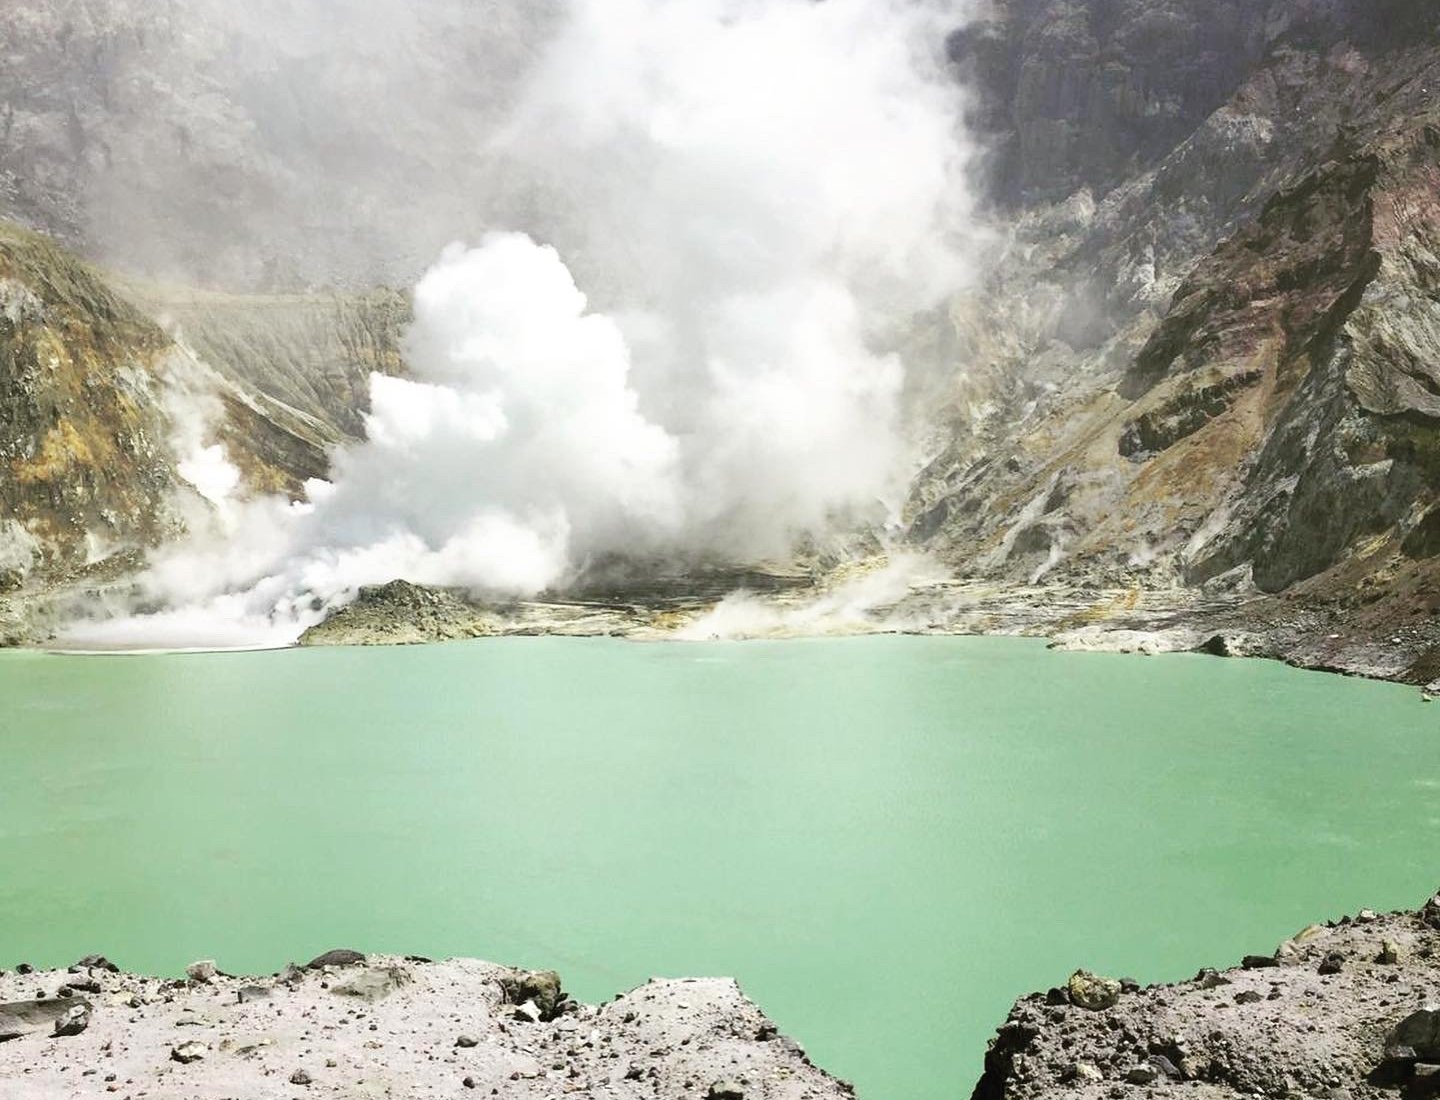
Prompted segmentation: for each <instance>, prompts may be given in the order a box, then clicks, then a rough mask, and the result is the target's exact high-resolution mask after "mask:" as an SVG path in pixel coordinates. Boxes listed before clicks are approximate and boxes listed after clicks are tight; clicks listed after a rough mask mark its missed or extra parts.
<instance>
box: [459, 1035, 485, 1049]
mask: <svg viewBox="0 0 1440 1100" xmlns="http://www.w3.org/2000/svg"><path fill="white" fill-rule="evenodd" d="M455 1045H456V1046H457V1047H473V1046H479V1045H480V1041H479V1040H478V1039H476V1038H475V1036H473V1035H457V1036H456V1037H455Z"/></svg>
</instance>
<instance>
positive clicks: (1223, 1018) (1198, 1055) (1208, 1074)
mask: <svg viewBox="0 0 1440 1100" xmlns="http://www.w3.org/2000/svg"><path fill="white" fill-rule="evenodd" d="M1094 980H1095V979H1094V977H1093V975H1091V976H1087V981H1086V983H1084V984H1085V986H1086V987H1087V988H1088V987H1089V986H1090V985H1093V982H1094ZM1122 984H1123V985H1125V986H1126V988H1124V989H1122ZM1074 988H1075V979H1073V978H1072V980H1071V983H1070V986H1069V988H1068V989H1067V988H1056V989H1053V990H1051V991H1050V992H1049V993H1048V994H1044V993H1036V994H1032V995H1031V996H1029V997H1026V998H1024V999H1023V1000H1021V1001H1018V1002H1017V1003H1016V1005H1015V1007H1014V1009H1013V1010H1012V1011H1011V1013H1010V1015H1009V1017H1008V1019H1007V1020H1006V1021H1005V1023H1004V1025H1002V1026H1001V1028H1000V1029H999V1031H998V1032H997V1033H996V1036H995V1038H994V1040H993V1041H992V1042H991V1044H990V1049H989V1051H988V1053H987V1054H986V1057H985V1072H984V1075H983V1076H982V1077H981V1079H980V1081H979V1083H978V1084H977V1085H976V1087H975V1090H974V1093H973V1094H972V1095H973V1100H1025V1098H1029V1097H1042V1096H1043V1097H1076V1098H1080V1097H1093V1098H1096V1100H1099V1098H1101V1097H1107V1098H1113V1097H1126V1096H1132V1095H1133V1096H1137V1097H1138V1096H1149V1097H1170V1096H1176V1097H1179V1096H1185V1097H1192V1098H1195V1097H1206V1098H1211V1097H1217V1098H1218V1097H1229V1096H1242V1095H1244V1096H1318V1097H1330V1098H1335V1100H1341V1098H1344V1097H1351V1098H1354V1100H1358V1098H1361V1097H1372V1096H1373V1097H1377V1098H1378V1097H1382V1096H1389V1097H1394V1096H1407V1097H1419V1096H1433V1095H1434V1094H1435V1084H1436V1081H1435V1078H1436V1077H1437V1076H1440V1026H1437V1025H1440V1017H1437V1014H1436V1012H1435V1011H1434V1009H1433V1008H1432V1007H1431V1006H1433V1004H1434V1003H1435V1002H1436V999H1437V998H1440V897H1437V898H1432V899H1430V900H1429V901H1428V902H1426V904H1425V905H1424V906H1423V907H1422V908H1421V909H1420V910H1418V911H1416V912H1401V913H1389V914H1376V913H1372V912H1369V911H1363V912H1361V913H1360V914H1359V915H1358V916H1354V917H1342V918H1340V919H1339V920H1337V921H1329V922H1327V923H1325V924H1323V925H1310V926H1309V927H1307V928H1304V929H1302V930H1300V931H1299V932H1298V933H1296V935H1295V936H1294V937H1292V938H1291V939H1289V940H1286V941H1285V942H1284V943H1282V944H1281V945H1280V946H1279V948H1278V949H1277V950H1276V951H1274V952H1273V953H1271V954H1264V955H1251V956H1246V958H1245V959H1244V960H1243V961H1242V962H1241V964H1240V965H1239V966H1236V967H1234V968H1232V969H1229V970H1225V971H1216V970H1202V971H1200V973H1199V974H1197V975H1196V976H1195V977H1194V978H1193V979H1191V980H1190V981H1186V982H1178V983H1175V984H1173V985H1159V986H1152V987H1149V988H1146V989H1141V988H1139V987H1138V986H1136V985H1134V984H1133V983H1120V982H1115V983H1114V988H1115V990H1116V996H1115V997H1114V998H1113V999H1111V998H1107V999H1105V1000H1104V1001H1100V1002H1091V1001H1087V1000H1081V999H1078V998H1076V997H1075V996H1074V992H1073V990H1074Z"/></svg>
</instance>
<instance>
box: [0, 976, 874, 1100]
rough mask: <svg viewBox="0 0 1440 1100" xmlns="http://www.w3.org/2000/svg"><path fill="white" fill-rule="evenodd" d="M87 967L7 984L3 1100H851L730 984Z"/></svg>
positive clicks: (1, 1000) (0, 1067) (1, 1045)
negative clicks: (491, 1099) (376, 1099)
mask: <svg viewBox="0 0 1440 1100" xmlns="http://www.w3.org/2000/svg"><path fill="white" fill-rule="evenodd" d="M87 961H89V960H82V961H81V962H80V963H77V964H76V965H75V966H72V967H71V968H70V969H69V970H68V971H29V968H24V969H25V970H26V971H29V972H24V973H22V972H20V971H16V972H15V973H9V974H7V973H4V972H0V1081H3V1082H5V1084H4V1095H5V1096H6V1098H7V1100H11V1098H13V1100H48V1098H50V1097H62V1096H64V1097H73V1096H97V1097H99V1096H110V1095H121V1096H126V1095H140V1094H142V1093H143V1094H145V1095H147V1096H153V1097H177V1098H178V1097H182V1096H183V1097H185V1098H186V1100H220V1098H222V1097H234V1096H245V1097H251V1098H254V1100H266V1098H270V1097H284V1098H286V1100H291V1098H293V1097H295V1096H297V1095H306V1096H357V1095H363V1096H371V1095H376V1096H386V1095H395V1096H413V1095H420V1094H422V1093H431V1092H433V1093H434V1094H436V1095H447V1096H465V1095H471V1094H473V1095H477V1096H493V1095H500V1096H506V1097H515V1098H531V1097H534V1098H539V1097H561V1096H575V1095H594V1096H607V1097H614V1098H617V1100H619V1098H626V1097H635V1098H641V1097H644V1098H646V1100H652V1098H654V1097H682V1096H687V1097H688V1096H694V1097H708V1098H709V1100H825V1098H835V1100H840V1098H842V1097H849V1096H852V1095H853V1090H852V1089H851V1088H850V1087H849V1086H848V1085H846V1084H844V1083H843V1082H841V1081H838V1080H836V1079H835V1078H833V1077H831V1076H830V1075H829V1074H827V1073H825V1072H824V1071H823V1070H821V1069H818V1068H817V1067H815V1066H814V1065H812V1064H811V1062H810V1060H809V1059H808V1058H807V1057H806V1056H805V1053H804V1051H802V1050H801V1048H800V1047H799V1046H798V1045H797V1044H796V1043H795V1042H793V1041H792V1040H790V1039H787V1038H785V1037H784V1036H782V1035H780V1033H779V1031H778V1030H777V1028H776V1027H775V1025H774V1024H773V1023H771V1022H770V1021H769V1020H768V1019H766V1017H765V1016H764V1014H763V1013H762V1012H761V1011H760V1009H759V1008H757V1007H756V1006H755V1004H754V1003H752V1002H751V1001H750V1000H748V999H747V998H746V997H745V995H744V994H743V993H742V992H741V991H740V988H739V986H737V985H736V984H735V982H733V981H730V980H726V979H681V980H658V979H657V980H652V981H650V982H648V983H646V984H645V985H643V986H640V987H639V988H637V989H633V990H631V991H630V992H628V993H624V994H621V995H620V996H618V997H616V998H615V999H614V1000H612V1001H610V1002H608V1003H606V1004H604V1005H599V1006H592V1005H585V1004H580V1003H577V1002H576V1001H575V1000H573V999H572V998H570V997H569V996H567V995H565V994H564V993H563V991H562V989H561V986H560V979H559V977H558V976H557V975H555V974H554V973H553V972H551V971H524V970H515V969H511V968H508V967H501V966H494V965H492V964H490V963H484V962H477V961H475V960H470V959H451V960H448V961H445V962H430V961H428V960H421V959H418V958H413V957H411V958H399V957H390V956H370V957H367V956H365V955H362V954H360V953H359V952H352V951H344V952H330V953H328V954H327V955H325V956H321V957H320V958H318V959H316V960H314V961H312V962H311V963H310V964H309V965H308V966H306V967H304V968H302V967H297V966H293V965H292V966H289V967H287V968H286V969H285V970H284V971H282V972H281V973H279V974H277V975H273V976H269V977H261V978H256V977H231V976H228V975H224V974H219V973H211V972H209V971H207V972H206V973H205V975H204V977H203V979H196V978H188V979H181V980H178V981H176V980H166V979H160V978H150V977H141V976H138V975H134V974H126V973H122V972H119V971H118V970H114V969H111V968H108V967H105V966H100V965H87ZM101 961H102V962H103V961H104V960H101ZM210 969H211V970H213V967H211V968H210ZM81 1020H83V1021H84V1022H83V1023H80V1022H79V1021H81Z"/></svg>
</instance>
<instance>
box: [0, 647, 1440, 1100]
mask: <svg viewBox="0 0 1440 1100" xmlns="http://www.w3.org/2000/svg"><path fill="white" fill-rule="evenodd" d="M0 699H3V704H0V966H4V967H8V966H11V965H13V964H14V963H16V962H19V961H21V960H28V961H30V962H32V963H35V964H47V965H53V964H64V963H69V962H71V961H73V960H74V959H75V958H76V957H78V956H80V955H82V954H86V953H88V952H92V951H98V952H103V953H105V954H108V955H109V956H110V957H111V958H114V959H116V960H117V961H119V962H120V963H121V964H122V965H124V966H126V967H128V968H130V969H140V970H149V971H154V972H158V973H175V972H178V971H179V970H180V969H181V968H182V967H183V966H184V965H185V964H186V963H187V962H190V961H191V960H193V959H196V958H200V957H207V958H208V957H213V958H216V959H218V960H219V961H220V964H221V966H222V967H223V968H225V969H229V970H232V971H243V970H255V971H270V970H274V969H276V968H278V967H279V966H280V965H282V964H283V963H284V962H286V961H287V960H289V959H301V958H304V957H309V956H310V955H311V954H314V953H316V952H318V951H320V950H323V949H325V948H329V947H334V946H341V945H344V946H357V947H361V948H368V949H372V950H390V951H397V952H418V953H423V954H430V955H447V954H464V955H476V956H480V957H483V958H489V959H493V960H496V961H502V962H513V963H519V964H526V965H533V966H547V967H555V968H557V969H559V970H560V971H561V973H562V975H563V976H564V978H565V979H566V984H567V986H568V987H569V988H570V989H572V990H573V991H574V992H576V993H578V994H579V995H581V996H583V997H585V998H588V999H602V998H605V997H607V996H609V995H611V994H613V993H615V992H617V991H618V990H620V989H622V988H626V987H628V986H630V985H633V984H636V983H638V982H641V981H643V980H645V978H647V977H649V976H650V975H652V974H663V975H690V974H728V975H735V976H737V977H738V978H739V979H740V981H741V982H742V984H743V985H744V987H745V988H746V990H747V991H748V992H749V993H750V994H751V995H752V996H753V997H754V998H755V999H756V1000H757V1001H759V1002H760V1004H761V1005H762V1006H763V1007H764V1008H765V1009H766V1011H768V1012H769V1013H770V1014H771V1015H772V1016H774V1017H775V1018H776V1019H777V1020H778V1021H779V1023H780V1024H781V1025H782V1027H784V1028H785V1029H786V1030H788V1031H790V1032H791V1033H792V1034H794V1035H795V1036H797V1037H798V1038H799V1039H800V1040H801V1041H802V1042H803V1043H804V1044H805V1046H806V1047H807V1049H808V1050H809V1051H810V1053H811V1054H812V1055H813V1056H814V1057H815V1059H816V1060H817V1061H819V1062H820V1063H821V1064H823V1065H825V1066H827V1067H828V1068H831V1069H832V1070H834V1071H835V1072H837V1073H839V1074H840V1075H842V1076H845V1077H848V1078H850V1079H852V1080H854V1081H855V1082H856V1084H857V1085H858V1086H859V1088H860V1092H861V1095H862V1096H863V1097H870V1098H876V1100H889V1098H894V1100H925V1098H930V1097H935V1098H940V1097H947V1098H949V1097H961V1096H967V1095H968V1093H969V1088H970V1085H971V1084H972V1083H973V1081H974V1078H975V1076H976V1075H977V1074H978V1072H979V1066H980V1059H981V1056H982V1054H983V1051H984V1046H985V1041H986V1039H987V1037H988V1035H989V1033H990V1032H991V1031H992V1030H993V1028H994V1027H995V1026H996V1025H997V1024H998V1023H999V1022H1000V1021H1001V1020H1002V1019H1003V1017H1004V1014H1005V1012H1006V1010H1007V1008H1008V1006H1009V1004H1010V1002H1011V1001H1012V1000H1013V999H1014V997H1015V996H1016V995H1018V994H1020V993H1023V992H1025V991H1027V990H1030V989H1034V988H1043V987H1046V986H1050V985H1054V984H1056V983H1058V982H1061V981H1063V979H1064V978H1065V976H1066V975H1067V974H1068V973H1069V972H1070V971H1071V970H1072V969H1074V968H1075V967H1076V966H1078V965H1084V966H1087V967H1090V968H1092V969H1097V970H1100V971H1105V972H1110V973H1116V974H1119V973H1124V974H1129V975H1133V976H1135V977H1137V978H1140V979H1142V980H1161V979H1172V978H1176V977H1180V976H1184V975H1187V974H1188V973H1192V972H1193V971H1194V970H1196V969H1197V968H1198V967H1200V966H1202V965H1211V964H1224V963H1225V962H1227V961H1231V960H1235V959H1238V957H1239V956H1240V955H1241V954H1243V953H1245V952H1249V951H1265V950H1269V949H1270V948H1272V947H1273V946H1274V944H1275V943H1276V941H1278V940H1279V939H1281V938H1283V937H1284V936H1285V935H1287V934H1289V933H1291V932H1293V931H1294V930H1295V929H1297V928H1298V927H1300V926H1301V925H1303V924H1305V923H1306V922H1308V921H1309V920H1311V919H1313V918H1316V917H1321V916H1326V915H1337V914H1338V913H1339V912H1341V911H1346V910H1349V911H1354V910H1355V909H1358V908H1360V907H1361V906H1364V905H1369V906H1373V907H1377V908H1378V907H1386V908H1389V907H1398V906H1400V905H1409V904H1413V903H1416V902H1418V901H1419V900H1420V899H1421V898H1422V897H1423V896H1424V895H1425V894H1426V893H1427V892H1428V891H1429V890H1431V889H1432V888H1433V887H1435V886H1436V885H1437V882H1440V862H1437V860H1436V859H1435V858H1434V852H1435V851H1436V850H1437V848H1436V841H1437V839H1440V709H1437V708H1435V707H1427V706H1426V705H1425V704H1423V703H1422V702H1421V701H1420V699H1419V697H1418V695H1417V694H1416V693H1415V692H1414V691H1413V690H1412V689H1406V688H1399V687H1394V686H1389V685H1382V684H1372V683H1363V682H1358V681H1347V680H1342V679H1339V678H1335V677H1329V676H1324V675H1320V674H1312V673H1303V672H1296V671H1293V670H1290V669H1287V668H1284V667H1282V666H1278V665H1272V664H1266V663H1261V662H1242V661H1222V660H1216V659H1209V658H1202V657H1164V658H1149V659H1147V658H1138V657H1119V656H1107V655H1085V654H1062V653H1054V652H1050V651H1048V650H1046V649H1045V648H1044V647H1043V645H1040V644H1037V643H1034V642H1028V641H1019V640H1011V639H960V638H867V639H851V640H829V641H812V642H783V643H739V644H735V643H730V644H722V643H717V644H713V645H712V644H703V645H700V644H697V645H682V644H674V645H658V644H657V645H647V644H636V643H626V642H619V641H609V640H603V641H597V640H565V639H547V638H536V639H503V640H493V641H476V642H467V643H462V644H456V645H446V646H430V647H423V648H413V649H370V650H359V649H353V650H293V651H285V652H271V653H250V654H213V655H173V656H126V657H119V656H116V657H76V656H44V655H36V654H20V653H9V654H3V655H0Z"/></svg>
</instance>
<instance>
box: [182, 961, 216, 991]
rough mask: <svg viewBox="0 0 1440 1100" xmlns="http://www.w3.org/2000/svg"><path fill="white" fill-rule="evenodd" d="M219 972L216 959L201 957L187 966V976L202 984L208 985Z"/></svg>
mask: <svg viewBox="0 0 1440 1100" xmlns="http://www.w3.org/2000/svg"><path fill="white" fill-rule="evenodd" d="M217 973H219V971H218V970H217V969H216V967H215V960H214V959H201V960H200V961H199V962H193V963H191V964H190V965H189V966H187V967H186V968H185V977H187V978H189V979H190V980H191V981H192V982H198V983H199V984H200V985H208V984H209V983H210V982H211V981H212V980H213V979H214V977H215V975H216V974H217Z"/></svg>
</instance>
